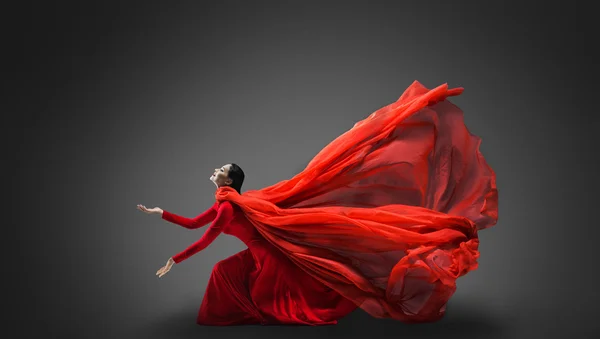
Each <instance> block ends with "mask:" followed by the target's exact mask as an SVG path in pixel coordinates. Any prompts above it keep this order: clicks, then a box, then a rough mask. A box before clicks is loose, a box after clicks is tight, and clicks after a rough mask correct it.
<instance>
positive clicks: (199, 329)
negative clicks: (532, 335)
mask: <svg viewBox="0 0 600 339" xmlns="http://www.w3.org/2000/svg"><path fill="white" fill-rule="evenodd" d="M471 306H472V305H464V304H463V305H461V304H456V305H454V304H452V305H451V304H448V309H447V313H446V315H445V316H444V318H443V319H441V320H440V321H438V322H434V323H422V324H404V323H402V322H399V321H395V320H391V319H376V318H373V317H371V316H370V315H369V314H367V313H365V312H364V311H362V310H360V309H358V310H356V311H355V312H353V313H352V314H350V315H348V316H347V317H345V318H343V319H341V320H340V321H339V323H338V324H337V325H331V326H314V327H312V326H260V325H249V326H248V325H247V326H223V327H220V326H201V325H197V324H196V312H197V307H195V306H188V307H186V308H185V310H182V311H181V312H179V313H175V314H171V315H170V316H168V317H166V318H161V319H156V320H154V321H151V322H150V323H149V324H148V326H146V327H145V328H144V330H143V331H142V332H144V333H139V334H140V335H142V334H143V335H144V338H148V339H149V338H166V337H172V338H174V337H177V338H205V339H206V338H219V339H223V338H225V337H234V338H235V337H243V338H245V339H251V338H261V339H263V338H265V337H266V336H269V337H271V336H280V337H283V338H290V339H296V338H298V339H307V338H308V339H318V338H344V339H348V338H368V339H374V338H383V337H392V336H394V337H400V336H401V337H402V338H403V339H404V338H410V337H418V338H420V339H424V338H439V337H442V336H443V337H444V338H453V337H460V338H461V339H468V338H482V337H485V338H486V339H493V338H506V337H507V336H509V335H510V333H511V332H512V331H511V330H512V329H514V328H515V325H516V324H515V323H514V320H512V319H508V318H503V317H498V316H494V315H490V314H486V313H485V312H482V311H481V310H480V309H476V308H474V307H471Z"/></svg>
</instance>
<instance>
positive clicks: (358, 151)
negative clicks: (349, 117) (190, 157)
mask: <svg viewBox="0 0 600 339" xmlns="http://www.w3.org/2000/svg"><path fill="white" fill-rule="evenodd" d="M461 92H462V88H455V89H449V88H448V86H447V85H442V86H439V87H437V88H435V89H432V90H429V89H427V88H425V87H423V86H422V85H421V84H420V83H418V82H416V81H415V82H414V83H413V84H412V85H411V86H410V87H409V88H408V89H407V90H406V91H405V92H404V93H403V94H402V96H401V97H400V98H399V99H398V101H396V102H394V103H392V104H390V105H388V106H385V107H383V108H381V109H379V110H377V111H376V112H374V113H373V114H371V115H370V116H369V117H367V118H366V119H364V120H362V121H360V122H358V123H356V124H355V125H354V127H353V128H352V129H350V130H349V131H347V132H345V133H344V134H342V135H341V136H339V137H338V138H336V139H335V140H334V141H332V142H331V143H330V144H329V145H327V146H326V147H325V148H324V149H323V150H322V151H320V152H319V153H318V154H317V155H316V156H315V157H314V158H313V159H312V161H311V162H310V163H309V164H308V166H307V167H306V168H305V169H304V170H303V171H302V172H301V173H299V174H297V175H296V176H294V177H293V178H291V179H289V180H284V181H281V182H279V183H277V184H275V185H272V186H269V187H266V188H263V189H260V190H253V191H246V192H243V193H242V194H241V195H240V194H238V193H237V192H236V191H235V190H234V189H232V188H230V187H220V188H219V189H217V192H216V199H217V201H218V202H221V201H224V200H228V201H230V202H232V203H234V204H236V205H238V206H239V207H240V208H241V209H242V210H243V212H244V214H245V216H246V218H248V220H249V221H250V222H251V223H252V224H253V225H254V227H255V228H256V230H258V232H259V233H260V234H261V235H262V236H263V237H264V238H265V239H267V240H268V241H269V242H270V243H271V244H272V245H274V246H275V247H276V248H278V249H279V250H280V251H281V253H283V254H284V255H285V256H286V257H288V258H289V259H290V260H291V261H292V262H294V263H295V264H296V265H297V266H298V267H300V268H301V269H302V270H304V271H305V272H307V273H308V274H309V275H311V276H312V277H314V278H316V279H317V280H318V281H320V282H322V283H323V284H324V285H326V286H328V287H330V288H331V289H333V290H335V291H337V292H338V293H339V294H341V295H342V296H344V297H345V298H347V299H349V300H351V301H353V302H354V303H355V304H356V305H357V306H359V307H361V308H362V309H363V310H365V311H366V312H368V313H369V314H371V315H372V316H374V317H378V318H383V317H386V318H394V319H397V320H400V321H404V322H424V321H434V320H437V319H439V318H440V317H442V316H443V314H444V313H445V310H446V304H447V302H448V300H449V298H450V297H451V296H452V294H453V293H454V292H455V290H456V284H455V281H456V279H457V278H458V277H460V276H462V275H464V274H466V273H467V272H469V271H471V270H474V269H476V268H477V265H478V264H477V259H478V257H479V251H478V246H479V239H478V236H477V232H478V230H481V229H484V228H488V227H490V226H492V225H494V224H496V222H497V219H498V192H497V189H496V178H495V173H494V171H493V170H492V169H491V168H490V166H489V165H488V164H487V163H486V161H485V159H484V157H483V155H482V154H481V153H480V151H479V145H480V143H481V139H480V138H479V137H477V136H475V135H473V134H471V133H470V132H469V131H468V129H467V128H466V126H465V124H464V120H463V113H462V111H461V110H460V109H459V108H458V107H456V106H455V105H453V104H452V103H450V102H449V101H448V100H447V97H449V96H453V95H458V94H460V93H461Z"/></svg>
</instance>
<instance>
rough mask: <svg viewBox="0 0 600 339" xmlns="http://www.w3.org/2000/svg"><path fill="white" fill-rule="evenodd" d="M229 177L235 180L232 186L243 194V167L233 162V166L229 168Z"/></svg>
mask: <svg viewBox="0 0 600 339" xmlns="http://www.w3.org/2000/svg"><path fill="white" fill-rule="evenodd" d="M227 176H228V177H229V179H231V181H233V182H232V183H231V185H229V186H231V187H232V188H233V189H235V190H236V191H237V192H238V193H240V194H242V184H243V183H244V171H242V169H241V167H240V166H238V165H236V164H234V163H231V167H230V168H229V173H228V174H227Z"/></svg>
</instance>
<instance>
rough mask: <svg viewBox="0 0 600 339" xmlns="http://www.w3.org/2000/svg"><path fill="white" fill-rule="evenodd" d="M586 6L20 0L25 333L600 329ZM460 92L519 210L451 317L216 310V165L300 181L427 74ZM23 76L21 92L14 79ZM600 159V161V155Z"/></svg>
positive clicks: (16, 238)
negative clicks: (211, 289)
mask: <svg viewBox="0 0 600 339" xmlns="http://www.w3.org/2000/svg"><path fill="white" fill-rule="evenodd" d="M590 13H591V9H590V8H586V7H584V5H583V2H581V3H580V2H577V1H569V2H564V3H561V4H559V3H557V4H552V3H551V2H540V3H539V4H528V3H526V2H522V1H519V2H511V3H509V2H501V1H498V2H485V1H471V2H465V1H440V2H438V3H434V2H432V1H423V2H418V1H395V2H392V1H389V2H381V1H379V2H376V1H368V2H367V1H361V2H348V1H335V2H334V1H319V2H309V1H277V2H269V3H267V2H262V1H261V2H259V1H254V2H250V1H207V2H186V3H184V2H177V3H175V2H167V1H165V2H163V3H162V4H158V3H155V4H150V3H148V2H139V3H137V4H136V3H133V2H128V3H127V5H125V4H123V3H119V2H111V3H109V2H105V1H102V2H100V1H99V2H96V3H91V2H90V3H86V4H83V2H79V3H75V2H74V3H63V2H61V3H50V2H40V3H37V4H36V3H28V4H27V5H23V6H21V7H20V8H6V9H5V10H4V13H3V14H4V15H5V17H7V18H8V19H9V20H8V21H5V24H6V23H8V25H7V26H6V29H5V30H4V33H5V35H6V37H7V39H6V40H5V45H4V48H3V49H4V54H5V56H8V57H10V62H7V63H5V65H4V66H5V67H6V71H7V72H6V73H5V74H10V75H14V77H12V76H11V77H5V80H6V82H7V84H8V85H9V87H10V89H11V90H13V91H11V92H8V93H10V95H7V98H6V99H7V100H5V101H4V105H5V107H6V109H5V110H4V111H5V113H8V114H6V117H7V120H5V124H3V127H4V128H3V131H4V132H5V133H3V135H4V138H5V142H4V143H3V144H4V151H5V152H4V159H5V165H4V171H6V173H7V174H6V175H5V176H4V178H5V179H6V186H7V187H8V188H9V189H8V190H7V191H5V192H7V194H6V195H5V196H6V197H7V198H8V201H9V202H10V203H9V204H7V205H5V206H4V207H5V208H6V209H5V210H4V211H3V212H4V213H3V214H4V218H5V222H4V223H3V224H4V228H5V236H6V237H5V238H4V237H3V240H4V241H3V242H4V243H5V246H4V249H5V251H6V255H5V256H4V258H3V259H4V261H5V265H6V266H5V267H7V271H5V276H4V279H5V281H8V282H9V283H11V284H14V286H11V287H7V288H6V289H5V294H6V296H8V298H7V299H8V300H9V302H7V303H5V304H4V305H5V311H7V312H8V313H10V314H11V319H10V323H11V324H12V325H16V327H15V328H16V330H17V331H16V332H15V333H16V334H14V335H13V336H14V337H28V338H33V337H42V336H44V337H45V338H138V337H139V338H224V337H225V336H233V337H244V338H259V337H261V338H262V337H266V336H279V337H284V338H306V337H314V338H325V337H336V338H337V337H339V338H361V337H364V336H368V337H369V338H387V337H390V338H392V337H394V338H409V337H419V338H423V337H434V336H437V337H448V338H449V337H457V338H458V337H460V338H478V337H482V338H531V337H532V336H534V335H544V336H545V337H557V338H563V337H566V336H571V337H573V338H584V337H592V336H593V335H598V332H599V325H598V320H597V319H596V317H595V316H596V315H597V314H598V313H597V307H598V305H597V304H598V301H599V300H600V298H599V295H598V294H599V292H598V291H599V289H598V288H597V280H595V279H593V277H595V276H596V275H597V274H596V272H595V270H597V269H598V264H597V259H596V258H595V256H596V253H595V244H596V237H597V235H598V227H599V226H600V225H598V218H597V217H594V216H593V213H595V210H594V208H595V207H596V206H597V188H598V182H597V180H596V179H595V178H594V176H596V175H597V166H596V165H594V164H593V163H592V162H593V161H596V159H595V158H594V155H595V154H596V147H594V146H596V144H595V142H594V139H595V138H594V137H595V133H597V132H596V129H597V128H598V112H597V110H596V105H595V104H592V102H594V101H595V99H596V97H597V94H596V87H597V85H596V81H597V78H598V73H597V68H596V65H594V62H597V55H593V54H592V53H593V49H594V48H595V47H594V44H596V40H597V36H596V34H595V33H594V34H593V29H592V28H593V27H595V24H596V22H595V21H593V20H592V19H591V16H590V15H589V14H590ZM414 80H419V81H420V82H422V83H423V84H424V85H425V86H428V87H430V88H432V87H435V86H438V85H440V84H442V83H446V82H447V83H448V84H449V85H450V86H451V87H458V86H462V87H464V88H465V92H464V93H463V95H461V96H459V97H455V98H452V99H451V101H453V102H454V103H456V104H457V105H458V106H460V107H461V108H462V109H463V111H464V112H465V121H466V124H467V126H468V128H469V129H470V131H471V132H473V133H474V134H476V135H479V136H481V137H482V139H483V142H482V145H481V150H482V152H483V154H484V156H485V158H486V159H487V161H488V162H489V164H490V165H491V166H492V167H493V168H494V170H495V171H496V173H497V176H498V178H497V179H498V181H497V183H498V189H499V196H500V203H499V205H500V217H499V222H498V224H497V225H496V226H495V227H494V228H491V229H488V230H485V231H482V232H481V233H480V237H481V246H480V250H481V258H480V261H479V262H480V267H479V269H478V270H476V271H473V272H471V273H469V274H468V275H467V276H464V277H462V278H460V279H459V280H458V290H457V292H456V294H455V295H454V297H453V299H452V300H451V301H450V303H449V305H448V311H447V314H446V316H445V318H444V319H443V320H441V321H440V322H437V323H432V324H418V325H406V324H402V323H399V322H395V321H392V320H379V319H374V318H371V317H370V316H368V315H367V314H365V313H364V312H363V311H361V310H357V311H356V312H355V313H353V314H352V315H350V316H348V317H347V318H344V319H342V320H341V321H340V323H339V324H338V325H337V326H329V327H320V328H304V327H260V326H253V327H230V328H214V327H202V326H198V325H196V324H195V317H196V313H197V309H198V307H199V305H200V302H201V299H202V295H203V293H204V289H205V287H206V283H207V279H208V277H209V274H210V271H211V268H212V265H214V263H216V262H217V261H218V260H221V259H223V258H225V257H227V256H229V255H231V254H233V253H235V252H237V251H239V250H241V249H243V248H244V247H243V245H242V244H241V243H240V242H239V241H238V240H237V239H234V238H231V237H227V236H221V237H220V238H218V239H217V240H216V241H215V242H214V243H213V244H212V245H211V246H210V247H209V248H208V249H206V250H205V251H204V252H202V253H199V254H197V255H196V256H194V257H193V258H190V259H189V260H187V261H185V262H184V263H182V264H180V265H176V266H175V267H173V269H172V270H171V272H169V273H168V274H167V275H166V276H164V277H163V278H161V279H158V278H157V277H156V276H155V272H156V271H157V270H158V269H159V268H160V267H161V266H162V265H164V264H165V262H166V260H167V259H168V258H169V257H170V256H172V255H174V254H176V253H178V252H179V251H181V250H183V249H184V248H185V247H187V246H188V245H189V244H191V243H192V242H194V241H195V240H197V239H198V238H199V237H200V236H201V234H202V232H203V231H202V230H198V231H188V230H185V229H182V228H180V227H178V226H176V225H172V224H168V223H166V222H164V221H162V220H161V219H160V218H159V217H157V216H150V215H146V214H143V213H142V212H140V211H138V210H136V208H135V206H136V204H138V203H141V204H145V205H146V206H148V207H154V206H158V207H162V208H164V209H168V210H170V211H172V212H175V213H178V214H182V215H185V216H190V217H191V216H195V215H196V214H198V213H200V212H202V211H204V210H205V209H206V208H208V207H209V206H210V205H211V204H212V203H213V202H214V195H213V194H214V190H215V187H214V185H213V184H212V182H210V181H209V176H210V174H211V173H212V171H213V169H214V168H216V167H220V166H221V165H223V164H227V163H230V162H235V163H238V164H239V165H241V166H242V168H243V169H244V170H245V172H246V182H245V184H244V189H245V190H248V189H259V188H262V187H265V186H268V185H271V184H274V183H276V182H278V181H280V180H283V179H287V178H290V177H292V176H293V175H294V174H296V173H298V172H299V171H300V170H302V169H303V168H304V166H305V165H306V164H307V163H308V161H309V160H310V159H311V158H312V157H313V156H314V155H316V153H317V152H318V151H319V150H320V149H321V148H322V147H324V146H325V145H326V144H327V143H328V142H330V141H331V140H333V139H334V138H335V137H337V136H338V135H340V134H341V133H343V132H344V131H346V130H347V129H349V128H351V127H352V126H353V124H354V123H355V122H357V121H359V120H361V119H363V118H365V117H366V116H368V115H369V114H371V113H372V112H373V111H375V110H376V109H378V108H380V107H382V106H384V105H387V104H389V103H391V102H392V101H395V100H396V99H397V98H398V97H399V96H400V94H402V92H403V91H404V89H405V88H406V87H408V86H409V85H410V84H411V83H412V81H414ZM13 92H14V94H13ZM594 166H596V167H594Z"/></svg>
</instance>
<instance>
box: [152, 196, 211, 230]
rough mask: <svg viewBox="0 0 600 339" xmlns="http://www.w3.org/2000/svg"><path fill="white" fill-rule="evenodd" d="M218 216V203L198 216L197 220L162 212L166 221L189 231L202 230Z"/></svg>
mask: <svg viewBox="0 0 600 339" xmlns="http://www.w3.org/2000/svg"><path fill="white" fill-rule="evenodd" d="M216 216H217V202H215V203H214V204H213V205H212V206H211V207H210V208H209V209H207V210H206V211H204V212H202V213H201V214H199V215H197V216H196V217H195V218H186V217H182V216H180V215H177V214H174V213H171V212H169V211H165V210H162V218H163V219H164V220H166V221H169V222H172V223H174V224H177V225H179V226H182V227H185V228H187V229H195V228H200V227H202V226H204V225H206V224H208V223H209V222H211V221H213V220H214V219H215V217H216Z"/></svg>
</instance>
